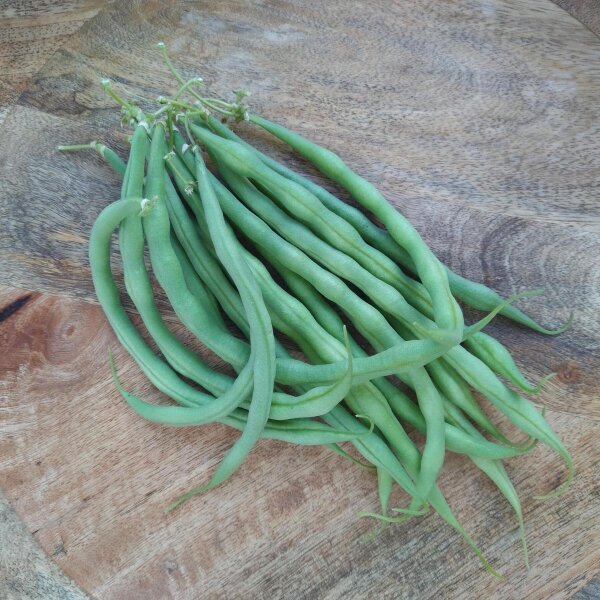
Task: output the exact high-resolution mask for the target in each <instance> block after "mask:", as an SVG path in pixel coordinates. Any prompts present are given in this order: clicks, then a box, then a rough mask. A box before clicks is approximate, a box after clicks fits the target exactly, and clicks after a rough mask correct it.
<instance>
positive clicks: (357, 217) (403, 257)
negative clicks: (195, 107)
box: [208, 116, 570, 335]
mask: <svg viewBox="0 0 600 600" xmlns="http://www.w3.org/2000/svg"><path fill="white" fill-rule="evenodd" d="M208 126H209V127H210V128H211V129H212V130H213V131H215V133H217V134H218V135H220V136H221V137H224V138H226V139H229V140H233V141H236V142H239V143H241V144H244V146H246V147H247V148H249V149H250V150H252V151H253V152H255V153H256V155H257V156H258V157H259V158H260V159H261V160H262V161H263V162H264V163H265V164H266V165H267V166H269V167H271V169H273V170H274V171H277V172H278V173H279V174H280V175H283V176H284V177H287V178H288V179H290V180H292V181H295V182H296V183H298V184H300V185H302V186H304V187H305V188H306V189H307V190H308V191H309V192H311V193H312V194H314V195H315V196H316V197H317V198H318V199H319V200H320V201H321V202H322V203H323V205H324V206H325V207H326V208H328V209H329V210H330V211H332V212H334V213H335V214H337V215H338V216H340V217H342V218H343V219H345V220H346V221H348V223H350V224H351V225H352V226H353V227H354V228H355V229H356V230H357V231H358V232H359V233H360V235H361V236H362V237H363V238H364V240H365V241H366V242H368V243H369V244H370V245H371V246H373V247H374V248H377V250H379V251H380V252H382V253H383V254H385V255H387V256H389V257H390V258H392V259H393V260H395V261H396V262H397V263H398V264H399V265H401V266H402V267H404V268H406V269H408V270H409V271H410V272H412V273H416V268H415V264H414V262H413V260H412V258H411V257H410V255H409V254H408V252H406V250H404V248H403V247H402V246H400V245H398V244H397V243H396V242H395V241H394V239H393V238H392V237H391V235H390V234H389V233H388V232H387V231H385V230H384V229H381V228H380V227H378V226H377V225H376V224H375V223H373V221H371V220H370V219H369V218H368V217H367V215H365V214H364V213H362V212H361V211H360V210H358V209H357V208H355V207H354V206H352V205H350V204H348V203H347V202H344V201H343V200H341V199H339V198H337V197H336V196H335V195H333V194H331V193H330V192H329V191H327V190H326V189H325V188H323V187H321V186H320V185H318V184H316V183H315V182H313V181H311V180H310V179H308V178H306V177H303V176H302V175H300V174H298V173H296V172H295V171H292V170H291V169H288V168H287V167H286V166H285V165H283V164H282V163H280V162H278V161H276V160H274V159H273V158H271V157H270V156H267V155H266V154H264V153H263V152H260V151H259V150H256V149H255V148H254V147H253V146H251V145H250V144H248V143H247V142H246V141H245V140H243V139H242V138H240V137H239V136H238V135H237V134H236V133H235V132H233V131H232V130H231V129H229V127H227V125H225V124H224V123H222V122H221V121H219V119H216V118H214V117H212V116H209V117H208ZM284 141H285V140H284ZM444 268H445V269H446V274H447V276H448V283H449V285H450V290H451V291H452V293H453V295H454V296H455V297H456V298H458V299H460V300H462V301H463V302H464V303H465V304H467V305H469V306H471V307H473V308H476V309H479V310H483V311H490V310H493V309H494V308H495V307H496V306H498V305H500V304H501V303H502V301H503V298H502V297H501V296H500V295H499V294H498V293H497V292H495V291H493V290H491V289H490V288H489V287H487V286H485V285H484V284H482V283H477V282H474V281H470V280H469V279H466V278H464V277H461V276H460V275H458V274H457V273H455V272H454V271H452V270H451V269H450V268H449V267H447V266H445V265H444ZM415 283H416V282H415ZM407 299H408V298H407ZM500 314H502V315H504V316H505V317H507V318H509V319H512V320H513V321H515V322H517V323H520V324H521V325H525V326H526V327H529V328H530V329H533V330H534V331H538V332H540V333H545V334H547V335H557V334H559V333H562V332H563V331H565V329H566V328H568V326H569V324H570V321H567V323H566V324H565V325H563V326H562V327H560V328H558V329H554V330H552V329H547V328H545V327H543V326H541V325H540V324H538V323H537V322H536V321H534V320H533V319H532V318H531V317H530V316H528V315H526V314H525V313H524V312H522V311H521V310H519V309H518V308H517V307H515V306H512V305H508V306H504V307H503V309H502V311H501V313H500Z"/></svg>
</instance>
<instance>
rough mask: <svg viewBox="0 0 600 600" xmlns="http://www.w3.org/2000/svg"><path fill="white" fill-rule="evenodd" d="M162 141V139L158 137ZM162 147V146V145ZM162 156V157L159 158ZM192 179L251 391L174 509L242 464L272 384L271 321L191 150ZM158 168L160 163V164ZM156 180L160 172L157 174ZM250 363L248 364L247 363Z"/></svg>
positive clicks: (257, 434)
mask: <svg viewBox="0 0 600 600" xmlns="http://www.w3.org/2000/svg"><path fill="white" fill-rule="evenodd" d="M161 141H162V138H161ZM163 145H164V144H163ZM161 157H162V155H161ZM195 159H196V180H197V183H198V188H199V190H200V194H201V197H202V200H203V204H204V209H205V211H206V216H207V223H208V228H209V232H210V234H211V238H212V241H213V244H214V248H215V250H216V253H217V256H218V257H219V260H220V261H221V264H222V265H223V267H224V268H225V270H226V271H227V272H228V273H229V275H230V277H231V279H232V281H233V282H234V284H235V285H236V287H237V289H238V291H239V294H240V298H241V300H242V304H243V306H244V310H245V312H246V315H247V318H248V323H249V326H250V343H251V352H250V356H251V361H252V367H251V368H252V371H253V373H254V391H253V393H252V400H251V403H250V407H249V409H248V418H247V422H246V428H245V429H244V431H243V433H242V435H241V436H240V437H239V438H238V440H237V441H236V442H235V444H234V445H233V446H232V447H231V448H230V449H229V450H228V451H227V453H226V454H225V456H224V457H223V460H222V461H221V464H220V465H219V467H218V468H217V470H216V471H215V473H214V474H213V476H212V477H211V479H210V481H209V482H208V483H207V484H205V485H203V486H201V487H199V488H196V489H194V490H191V491H190V492H187V493H186V494H184V495H183V496H182V497H181V498H180V499H179V500H177V501H176V502H174V503H173V504H172V505H171V506H172V507H173V508H174V507H175V506H178V505H179V504H181V503H182V502H184V501H185V500H187V499H188V498H191V497H192V496H194V495H196V494H198V493H201V492H203V491H205V490H208V489H211V488H213V487H215V486H217V485H219V484H220V483H222V482H223V481H225V480H227V479H228V478H229V477H230V476H231V475H232V473H233V472H234V471H235V470H236V469H237V468H238V467H239V466H240V465H241V464H242V462H243V461H244V459H245V458H246V456H247V455H248V453H249V452H250V450H251V449H252V447H253V446H254V444H255V443H256V442H257V441H258V439H259V438H260V435H261V433H262V430H263V428H264V427H265V425H266V423H267V420H268V418H269V410H270V407H271V399H272V396H273V386H274V383H275V338H274V335H273V328H272V326H271V319H270V317H269V313H268V311H267V308H266V306H265V304H264V300H263V298H262V294H261V292H260V288H259V287H258V285H257V284H256V282H255V281H254V278H253V277H252V275H251V272H250V269H249V267H248V266H247V265H246V263H245V262H244V260H243V258H242V256H241V253H240V251H239V249H238V246H237V239H236V238H235V237H234V235H233V234H232V232H231V231H230V229H229V228H228V226H227V224H226V223H225V219H224V217H223V213H222V212H221V208H220V206H219V202H218V200H217V198H216V196H215V193H214V190H213V188H212V185H211V183H210V181H209V179H208V174H207V173H208V172H207V169H206V166H205V164H204V161H203V160H202V157H201V156H200V153H199V152H197V151H195ZM161 166H162V163H161ZM160 181H161V183H163V182H164V180H163V173H162V172H161V173H160ZM249 363H250V361H249Z"/></svg>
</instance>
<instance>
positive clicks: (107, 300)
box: [89, 198, 362, 445]
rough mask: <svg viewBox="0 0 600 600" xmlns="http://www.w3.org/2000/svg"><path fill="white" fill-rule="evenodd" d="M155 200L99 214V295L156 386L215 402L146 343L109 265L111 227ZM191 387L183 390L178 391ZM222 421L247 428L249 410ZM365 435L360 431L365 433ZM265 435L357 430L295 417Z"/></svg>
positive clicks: (306, 440)
mask: <svg viewBox="0 0 600 600" xmlns="http://www.w3.org/2000/svg"><path fill="white" fill-rule="evenodd" d="M152 205H153V202H152V201H147V200H142V199H141V198H125V199H123V200H119V201H117V202H114V203H112V204H110V205H109V206H107V207H106V208H105V209H104V210H103V211H102V212H101V213H100V215H99V216H98V217H97V219H96V221H95V222H94V226H93V228H92V232H91V235H90V241H89V260H90V267H91V271H92V278H93V283H94V288H95V290H96V295H97V297H98V300H99V302H100V305H101V306H102V308H103V310H104V312H105V314H106V316H107V318H108V320H109V323H110V325H111V327H112V328H113V330H114V332H115V334H116V336H117V338H118V340H119V342H120V343H121V344H122V345H123V347H124V348H125V349H126V350H127V351H128V352H129V353H130V355H131V356H132V357H133V358H134V360H135V361H136V362H137V363H138V364H139V365H140V367H141V368H142V370H143V371H144V373H145V374H146V376H147V377H148V379H149V380H150V381H151V382H152V383H153V384H154V385H156V387H157V388H158V389H159V390H161V391H162V392H164V393H165V394H167V395H169V396H170V397H173V398H175V399H176V400H177V401H178V402H180V403H181V404H183V405H184V406H192V407H193V406H200V405H206V404H209V403H210V402H214V400H215V398H214V397H211V396H209V395H207V394H204V393H202V392H199V391H197V390H194V389H193V388H191V387H190V386H188V385H187V384H185V383H183V382H182V381H181V380H179V378H178V377H177V376H176V374H175V373H174V372H173V371H172V369H171V368H170V367H169V366H168V365H167V364H166V363H165V362H164V361H162V360H161V359H160V358H158V357H157V356H156V355H155V354H154V352H153V351H152V349H151V348H150V347H149V346H148V345H147V344H146V342H145V341H144V339H143V338H142V336H141V335H140V333H139V332H138V330H137V329H136V328H135V326H134V325H133V323H132V322H131V320H130V319H129V317H128V316H127V313H126V312H125V309H124V308H123V305H122V304H121V301H120V298H119V291H118V289H117V286H116V284H115V282H114V279H113V276H112V273H111V268H110V241H111V236H112V232H113V230H114V229H115V228H116V227H117V226H118V225H119V223H121V221H123V219H125V218H127V217H128V216H130V215H132V214H136V213H139V212H140V210H141V211H142V213H144V212H147V211H149V210H151V208H152ZM183 388H187V389H186V391H185V392H181V391H180V390H181V389H183ZM220 422H222V423H224V424H226V425H228V426H230V427H234V428H236V429H243V428H244V427H245V423H246V411H244V410H241V409H238V410H236V411H234V412H233V413H232V414H231V415H230V416H229V417H226V418H223V419H220ZM361 435H362V433H361ZM263 436H264V437H268V438H270V439H277V440H281V441H286V442H290V443H297V444H307V445H320V444H328V443H337V442H342V441H351V440H353V439H355V437H356V435H355V434H353V433H351V432H350V433H349V432H348V431H347V430H341V429H336V428H332V427H329V426H327V425H324V424H322V423H318V422H316V421H309V420H306V419H295V420H293V421H289V422H286V423H281V422H269V423H268V425H267V427H266V428H265V430H264V431H263Z"/></svg>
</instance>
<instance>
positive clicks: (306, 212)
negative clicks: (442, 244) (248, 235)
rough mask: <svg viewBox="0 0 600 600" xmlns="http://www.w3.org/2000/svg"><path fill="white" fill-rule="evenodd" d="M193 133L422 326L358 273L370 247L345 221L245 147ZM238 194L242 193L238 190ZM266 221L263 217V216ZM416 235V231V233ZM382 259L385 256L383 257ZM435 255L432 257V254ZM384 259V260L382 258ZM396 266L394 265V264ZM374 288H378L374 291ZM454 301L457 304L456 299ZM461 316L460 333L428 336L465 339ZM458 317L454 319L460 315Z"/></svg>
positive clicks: (380, 299)
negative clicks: (360, 257) (360, 256)
mask: <svg viewBox="0 0 600 600" xmlns="http://www.w3.org/2000/svg"><path fill="white" fill-rule="evenodd" d="M193 132H194V134H195V135H196V136H198V138H199V139H200V140H201V141H202V142H203V143H204V144H206V145H207V147H208V149H209V150H210V152H211V153H212V154H213V155H214V156H215V157H216V158H217V161H218V163H219V168H220V169H221V170H222V171H223V170H224V168H227V169H228V170H229V171H230V172H231V171H233V172H236V173H237V177H242V176H244V175H246V176H251V177H252V178H253V179H255V180H258V181H260V182H262V184H264V185H265V186H267V187H269V189H271V190H272V191H273V192H276V193H277V197H278V198H279V199H280V200H281V201H282V202H284V200H285V206H286V208H287V210H289V211H290V212H292V214H294V215H295V216H296V217H297V218H299V219H300V220H303V221H305V222H306V223H310V225H311V227H313V226H314V227H317V228H318V231H319V233H320V234H321V235H323V236H324V237H325V238H326V240H327V241H328V242H330V243H331V244H332V246H335V247H337V248H338V249H340V250H343V251H344V252H346V253H348V255H346V254H344V253H341V252H338V257H339V260H341V261H342V266H346V267H347V269H348V271H353V272H354V273H355V274H356V275H357V276H358V275H360V276H362V277H363V278H367V279H368V280H369V284H368V285H369V286H370V287H365V288H363V289H365V290H368V291H369V294H370V297H371V298H372V299H373V300H374V301H375V303H376V304H380V305H383V306H384V308H385V310H387V311H388V312H390V313H392V314H397V316H398V317H399V318H401V319H403V320H405V321H406V323H407V324H409V326H410V327H413V326H414V322H417V323H419V322H420V321H422V320H423V316H422V315H421V313H419V312H418V311H417V310H415V309H414V308H413V307H412V306H410V305H409V304H408V303H407V302H406V300H405V299H404V298H403V296H402V295H401V294H400V293H399V292H398V291H397V290H396V289H395V288H393V287H392V286H390V285H389V284H387V283H385V282H384V281H381V280H380V279H378V278H377V277H375V276H374V275H372V274H370V273H369V272H368V271H366V270H364V269H363V270H361V271H358V270H357V269H356V268H355V266H354V265H355V261H353V260H352V258H351V254H352V253H353V252H354V251H355V250H356V251H357V252H360V251H365V250H366V249H368V248H369V247H368V246H366V245H365V244H364V242H363V240H362V238H360V236H359V235H358V233H357V232H356V230H354V229H353V228H352V227H351V226H350V225H349V224H348V223H347V222H346V221H344V220H343V219H341V218H339V217H337V215H335V214H333V213H331V214H329V215H327V218H326V219H325V218H322V217H323V216H322V214H321V213H322V210H321V208H322V206H321V204H320V202H319V201H318V200H317V199H316V198H315V197H314V196H312V195H311V194H310V193H309V192H307V191H306V190H305V189H304V188H303V187H302V186H299V185H298V184H295V183H293V182H291V181H289V180H288V179H286V178H285V177H282V176H281V175H279V174H278V173H276V172H275V171H272V170H271V169H269V168H268V167H266V166H265V165H264V164H263V163H262V162H261V161H260V160H259V159H258V158H256V156H255V155H254V154H253V153H252V152H250V151H249V150H247V149H246V148H244V147H243V146H241V145H239V144H237V143H235V142H230V141H227V140H223V139H222V138H220V137H218V136H216V135H214V134H213V133H211V132H209V131H208V130H207V129H204V128H201V127H193ZM236 192H237V193H240V190H239V188H236ZM261 216H263V218H264V215H261ZM284 222H287V223H288V225H289V227H294V228H295V229H299V228H300V227H301V225H300V224H296V223H294V222H292V221H290V220H289V219H287V220H285V221H284ZM415 233H416V232H415ZM382 256H383V255H382ZM432 256H433V255H432ZM383 258H385V257H383ZM392 266H393V263H392ZM372 286H375V289H371V287H372ZM452 302H454V304H456V303H455V301H454V299H452ZM457 315H458V316H460V319H459V320H460V332H458V331H457V330H456V324H454V325H453V327H452V328H450V329H448V330H444V329H437V328H432V329H430V330H428V331H427V335H428V337H431V338H432V339H436V340H437V341H439V342H441V343H442V344H445V345H446V346H450V345H453V344H456V343H458V342H459V341H460V340H462V336H463V332H462V327H463V322H462V313H460V309H459V313H457ZM457 315H455V316H457ZM438 325H439V324H438Z"/></svg>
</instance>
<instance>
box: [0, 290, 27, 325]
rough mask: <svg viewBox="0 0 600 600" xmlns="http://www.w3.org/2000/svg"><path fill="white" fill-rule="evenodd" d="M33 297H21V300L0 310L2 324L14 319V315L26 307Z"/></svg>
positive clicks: (18, 299)
mask: <svg viewBox="0 0 600 600" xmlns="http://www.w3.org/2000/svg"><path fill="white" fill-rule="evenodd" d="M32 296H33V294H26V295H25V296H21V297H20V298H17V299H16V300H15V301H14V302H11V303H10V304H8V305H7V306H5V307H4V308H2V309H0V323H2V322H3V321H6V320H7V319H8V318H10V317H12V315H14V314H15V313H16V312H17V311H18V310H20V309H21V308H23V306H25V304H27V302H29V300H31V297H32Z"/></svg>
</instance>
